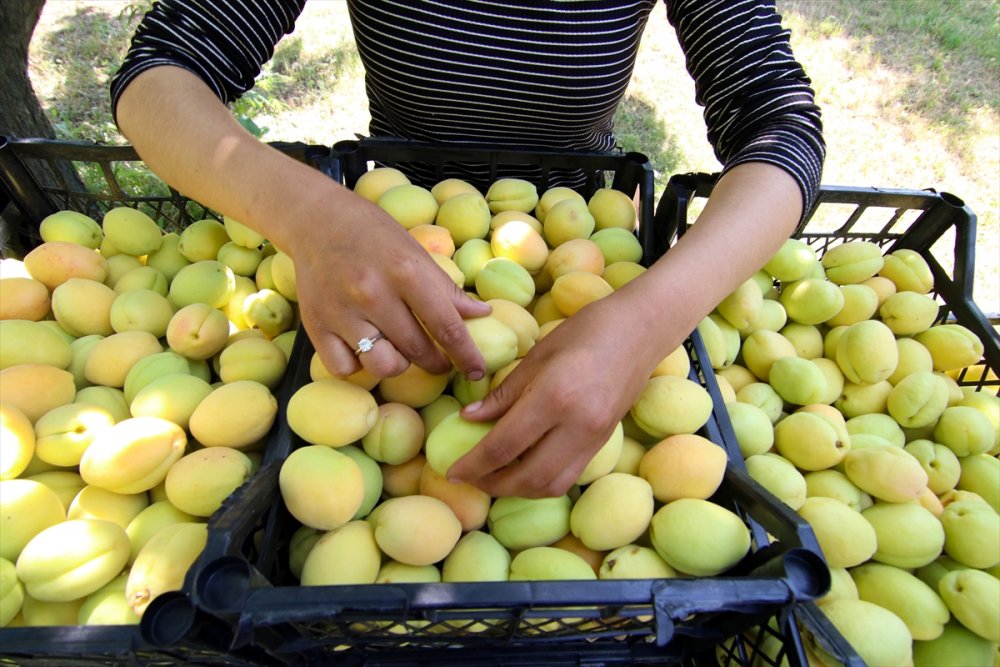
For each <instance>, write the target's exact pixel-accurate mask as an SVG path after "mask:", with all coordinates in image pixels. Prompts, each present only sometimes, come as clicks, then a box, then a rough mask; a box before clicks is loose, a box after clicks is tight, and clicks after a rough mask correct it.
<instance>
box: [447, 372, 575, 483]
mask: <svg viewBox="0 0 1000 667" xmlns="http://www.w3.org/2000/svg"><path fill="white" fill-rule="evenodd" d="M498 389H499V387H498ZM523 405H524V403H521V404H517V403H515V405H514V407H513V408H512V409H511V410H509V411H508V412H507V414H505V415H504V417H503V418H502V419H500V420H499V421H498V422H497V423H496V425H494V426H493V428H492V429H490V431H489V433H487V434H486V436H485V437H483V439H482V440H480V441H479V444H477V445H476V446H475V447H473V448H472V449H471V450H470V451H469V452H468V453H466V454H465V455H464V456H462V457H461V458H460V459H458V461H456V462H455V463H454V464H453V465H452V466H451V468H450V469H449V470H448V479H451V480H455V481H463V482H472V483H476V481H477V480H479V479H480V478H482V477H485V476H486V475H489V474H491V473H494V472H496V471H497V470H499V469H501V468H503V467H504V466H506V465H509V464H510V463H512V462H513V461H514V460H515V459H517V457H518V456H520V455H521V454H522V453H523V452H524V451H525V450H526V449H528V447H530V446H531V445H532V444H534V443H535V442H538V441H539V440H541V439H542V437H544V435H545V434H546V433H547V432H548V431H549V429H550V428H552V426H553V425H554V421H555V416H554V415H552V414H551V413H550V412H548V411H544V410H533V409H528V408H521V409H520V410H519V409H518V407H520V406H523Z"/></svg>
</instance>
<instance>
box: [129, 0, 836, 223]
mask: <svg viewBox="0 0 1000 667" xmlns="http://www.w3.org/2000/svg"><path fill="white" fill-rule="evenodd" d="M305 1H306V0H160V2H158V3H156V4H155V5H154V6H153V9H152V10H151V11H150V12H149V13H148V14H147V15H146V16H145V18H144V19H143V21H142V23H141V25H140V26H139V29H138V30H137V32H136V34H135V36H134V38H133V41H132V45H131V48H130V50H129V52H128V55H127V56H126V58H125V61H124V63H123V64H122V66H121V69H120V70H119V71H118V72H117V74H116V75H115V77H114V79H113V80H112V83H111V92H112V105H113V108H114V107H116V106H117V102H118V99H119V96H120V95H121V92H122V91H123V90H124V89H125V87H126V86H127V85H128V84H129V82H130V81H132V79H134V78H135V76H136V75H138V74H139V73H140V72H142V71H144V70H146V69H149V68H151V67H155V66H157V65H164V64H170V65H176V66H180V67H183V68H186V69H188V70H190V71H191V72H194V73H195V74H197V75H198V76H199V77H201V78H202V79H203V80H204V81H205V82H206V83H207V84H208V85H209V86H210V87H211V88H212V90H213V91H214V92H215V94H216V95H218V97H219V98H220V99H221V100H223V101H224V102H227V103H228V102H231V101H232V100H234V99H236V98H238V97H239V96H240V95H241V94H243V93H244V92H246V91H247V90H249V89H250V88H251V87H252V86H253V84H254V79H255V78H256V77H257V75H258V74H260V71H261V69H262V67H263V64H264V63H265V62H267V61H268V60H269V59H270V58H271V56H272V55H273V53H274V47H275V45H276V44H277V42H278V41H279V40H280V39H281V38H282V37H283V36H284V35H286V34H288V33H289V32H291V31H292V30H293V28H294V25H295V20H296V17H297V16H298V15H299V13H300V12H301V11H302V9H303V6H304V4H305ZM655 4H656V0H423V1H415V0H349V2H348V7H349V12H350V17H351V22H352V26H353V29H354V34H355V40H356V44H357V48H358V53H359V55H360V57H361V60H362V63H363V65H364V68H365V77H366V78H365V81H366V89H367V94H368V101H369V108H370V112H371V125H370V133H371V134H372V135H373V136H395V137H404V138H408V139H414V140H420V141H430V142H476V143H490V144H502V145H511V146H517V147H524V148H529V149H532V148H537V149H558V150H588V151H592V150H610V149H612V148H614V146H615V138H614V128H613V118H614V114H615V110H616V109H617V107H618V104H619V102H620V101H621V99H622V97H623V95H624V94H625V89H626V87H627V85H628V82H629V79H630V78H631V76H632V70H633V67H634V65H635V59H636V54H637V52H638V49H639V41H640V38H641V36H642V32H643V29H644V27H645V24H646V21H647V19H648V17H649V13H650V11H652V9H653V7H654V5H655ZM666 7H667V17H668V20H669V21H670V23H671V25H673V27H674V28H675V30H676V32H677V35H678V39H679V40H680V44H681V47H682V49H683V51H684V54H685V57H686V62H687V68H688V71H689V72H690V74H691V76H692V77H693V78H694V81H695V84H696V94H697V102H698V103H699V104H701V105H703V106H704V109H705V112H704V113H705V120H706V124H707V127H708V139H709V141H710V142H711V144H712V146H713V148H714V149H715V153H716V156H717V157H718V159H719V161H720V162H721V163H722V164H723V165H724V168H725V169H730V168H732V167H733V166H735V165H737V164H741V163H744V162H750V161H757V162H768V163H771V164H774V165H777V166H779V167H781V168H783V169H785V170H786V171H787V172H788V173H790V174H791V175H792V176H793V177H794V178H795V180H796V181H797V183H798V184H799V187H800V188H801V190H802V194H803V200H804V201H803V203H804V208H803V211H808V209H809V206H810V205H811V203H812V201H813V198H814V196H815V194H816V190H817V188H818V185H819V180H820V172H821V169H822V164H823V159H824V154H825V148H824V143H823V138H822V129H821V127H822V126H821V122H820V112H819V108H818V107H817V106H816V104H815V102H814V95H813V91H812V89H811V87H810V82H809V79H808V78H807V77H806V75H805V72H804V71H803V70H802V67H801V66H800V65H799V64H798V63H797V62H796V60H795V58H794V56H793V54H792V51H791V47H790V44H789V39H788V32H787V31H786V30H783V29H782V27H781V21H780V17H779V16H778V14H777V12H776V10H775V7H774V2H773V0H666ZM664 85H669V82H664ZM411 175H413V174H411ZM452 175H457V176H461V177H466V178H469V179H470V180H473V181H474V182H475V180H476V175H477V169H476V167H475V166H468V167H467V169H466V170H465V171H464V173H456V174H452ZM509 175H513V174H509ZM415 176H416V180H417V181H418V182H419V181H420V180H421V179H420V177H419V176H420V175H419V174H416V175H415ZM571 180H572V179H569V180H567V182H566V184H569V185H572V184H573V183H572V182H571Z"/></svg>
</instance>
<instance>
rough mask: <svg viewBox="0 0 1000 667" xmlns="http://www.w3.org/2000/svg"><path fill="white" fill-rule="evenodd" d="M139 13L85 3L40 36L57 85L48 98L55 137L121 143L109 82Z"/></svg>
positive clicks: (123, 53) (126, 46) (125, 48)
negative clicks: (121, 13) (119, 12)
mask: <svg viewBox="0 0 1000 667" xmlns="http://www.w3.org/2000/svg"><path fill="white" fill-rule="evenodd" d="M137 23H138V17H131V18H128V17H124V16H119V15H116V14H113V13H111V12H108V11H107V10H104V9H99V8H94V7H85V8H81V9H80V10H78V11H77V12H75V13H74V14H72V15H69V16H66V17H65V18H63V19H62V20H61V21H60V22H59V25H58V27H57V29H55V30H53V31H52V32H50V33H48V34H47V35H45V36H44V38H43V41H42V47H43V49H44V51H45V53H46V59H47V60H48V61H49V62H50V65H49V67H50V68H52V69H53V70H54V71H55V72H56V73H57V74H58V76H60V77H61V80H60V82H59V85H57V86H56V88H55V89H54V91H53V94H52V98H51V99H50V100H48V106H49V115H50V117H51V118H52V122H53V124H54V125H55V128H56V132H57V136H59V137H60V138H63V139H74V140H84V141H96V142H100V143H122V141H123V140H122V137H121V135H120V134H119V133H118V131H117V129H116V128H115V125H114V121H113V119H112V116H111V101H110V93H109V91H108V83H109V82H110V80H111V77H112V76H113V75H114V73H115V72H116V71H117V69H118V67H119V65H120V64H121V61H122V59H123V58H124V56H125V52H126V50H127V49H128V45H129V40H130V38H131V35H132V33H133V31H134V30H135V26H136V25H137Z"/></svg>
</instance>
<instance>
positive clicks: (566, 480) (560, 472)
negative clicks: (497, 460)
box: [475, 431, 587, 498]
mask: <svg viewBox="0 0 1000 667" xmlns="http://www.w3.org/2000/svg"><path fill="white" fill-rule="evenodd" d="M561 439H562V438H560V436H558V435H556V432H555V431H550V432H549V433H547V434H546V436H545V437H544V438H542V440H541V441H539V442H537V443H535V444H534V445H533V446H532V447H531V448H529V449H528V451H527V452H525V453H524V455H523V456H521V458H520V459H519V460H517V461H515V462H514V463H512V464H511V465H509V466H506V467H504V468H501V469H500V470H498V471H496V472H495V473H491V474H489V475H486V476H485V477H482V478H480V479H478V480H476V482H475V485H476V486H477V487H479V488H480V489H482V490H483V491H485V492H486V493H489V494H490V495H492V496H494V497H496V498H499V497H502V496H520V497H522V498H552V497H556V496H561V495H563V494H565V493H566V492H567V491H569V489H570V487H572V486H573V485H574V484H576V481H577V480H578V479H579V478H580V475H581V474H582V473H583V470H584V468H586V467H587V461H586V457H582V458H581V457H577V458H573V457H572V453H570V454H569V456H557V457H553V456H552V450H553V448H559V447H560V441H561ZM569 444H570V445H571V446H572V444H573V442H572V441H571V442H569Z"/></svg>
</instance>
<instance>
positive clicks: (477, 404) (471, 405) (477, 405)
mask: <svg viewBox="0 0 1000 667" xmlns="http://www.w3.org/2000/svg"><path fill="white" fill-rule="evenodd" d="M481 407H483V402H482V401H476V402H475V403H469V404H468V405H466V406H465V412H467V413H468V412H475V411H476V410H478V409H479V408H481Z"/></svg>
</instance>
